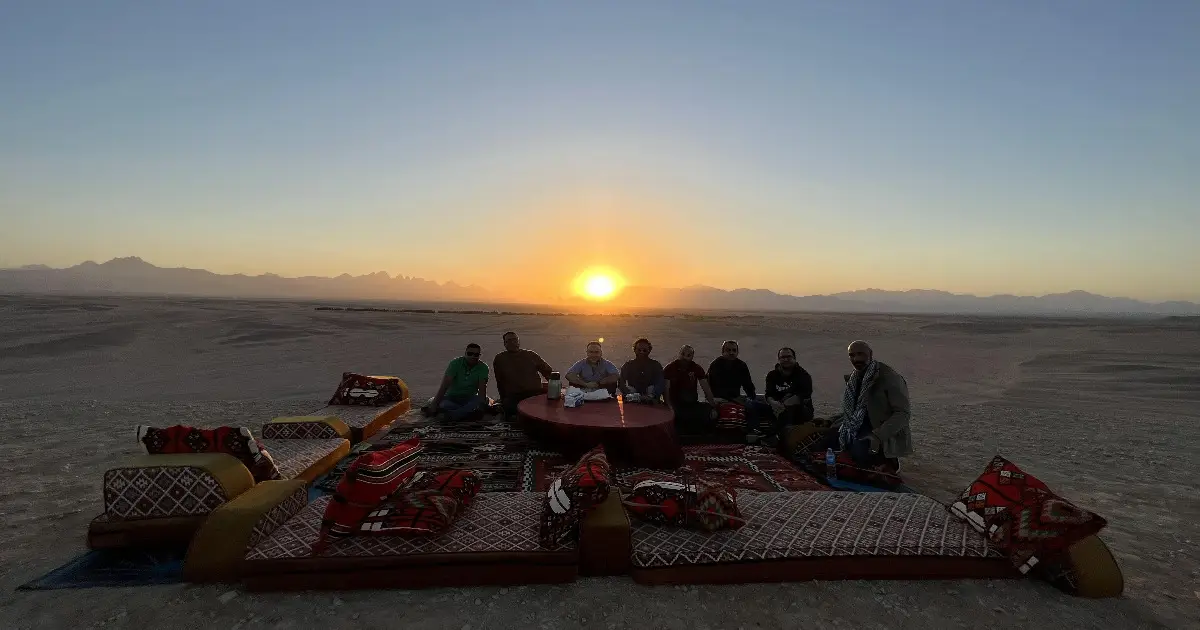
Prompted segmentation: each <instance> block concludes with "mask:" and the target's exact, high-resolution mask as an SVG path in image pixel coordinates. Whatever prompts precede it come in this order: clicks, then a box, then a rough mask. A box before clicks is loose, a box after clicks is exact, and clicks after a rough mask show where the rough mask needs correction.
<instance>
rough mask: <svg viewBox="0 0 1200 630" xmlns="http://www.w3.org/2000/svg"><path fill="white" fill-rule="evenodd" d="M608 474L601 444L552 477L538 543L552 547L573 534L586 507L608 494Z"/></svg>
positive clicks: (546, 496)
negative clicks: (540, 541)
mask: <svg viewBox="0 0 1200 630" xmlns="http://www.w3.org/2000/svg"><path fill="white" fill-rule="evenodd" d="M611 478H612V469H611V467H610V466H609V464H608V458H607V457H606V456H605V455H604V446H603V445H601V446H597V447H596V448H594V449H592V450H590V451H588V452H587V453H584V454H583V457H580V458H579V461H578V462H576V463H575V465H574V466H571V467H570V468H567V469H566V470H564V471H563V472H562V474H560V475H559V476H558V477H556V478H555V479H553V480H552V481H551V482H550V488H549V490H547V491H546V493H545V500H544V502H543V506H542V519H541V523H542V524H541V538H542V544H544V545H546V546H548V547H553V546H556V545H559V544H561V543H563V542H564V541H566V540H567V539H568V538H569V537H570V536H571V535H572V534H575V533H576V532H577V531H578V527H579V521H581V520H582V519H583V517H585V516H587V513H588V511H590V510H591V509H592V508H593V507H595V506H596V505H598V504H600V503H601V502H603V501H604V500H605V499H607V498H608V488H609V483H610V481H611Z"/></svg>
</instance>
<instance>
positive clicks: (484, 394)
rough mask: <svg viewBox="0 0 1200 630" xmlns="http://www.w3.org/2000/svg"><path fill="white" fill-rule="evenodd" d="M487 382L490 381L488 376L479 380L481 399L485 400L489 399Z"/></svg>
mask: <svg viewBox="0 0 1200 630" xmlns="http://www.w3.org/2000/svg"><path fill="white" fill-rule="evenodd" d="M487 382H488V379H487V377H486V376H485V377H483V378H481V379H479V397H480V398H483V399H485V400H486V399H487Z"/></svg>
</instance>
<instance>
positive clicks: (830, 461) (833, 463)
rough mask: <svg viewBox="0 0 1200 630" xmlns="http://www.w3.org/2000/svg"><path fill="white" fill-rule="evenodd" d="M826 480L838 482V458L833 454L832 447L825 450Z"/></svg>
mask: <svg viewBox="0 0 1200 630" xmlns="http://www.w3.org/2000/svg"><path fill="white" fill-rule="evenodd" d="M825 479H826V480H828V481H831V482H833V481H837V456H836V455H834V454H833V448H832V447H831V448H827V449H825Z"/></svg>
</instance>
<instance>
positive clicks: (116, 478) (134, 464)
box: [104, 453, 254, 520]
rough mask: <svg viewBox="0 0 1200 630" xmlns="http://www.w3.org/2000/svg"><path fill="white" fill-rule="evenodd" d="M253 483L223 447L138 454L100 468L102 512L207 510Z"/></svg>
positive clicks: (141, 515)
mask: <svg viewBox="0 0 1200 630" xmlns="http://www.w3.org/2000/svg"><path fill="white" fill-rule="evenodd" d="M253 485H254V479H253V478H252V477H251V476H250V471H249V470H247V469H246V467H245V466H244V465H243V464H242V462H240V461H238V459H236V458H235V457H233V456H231V455H227V454H224V453H189V454H175V455H142V456H140V457H136V458H134V459H132V460H130V461H129V462H128V463H126V464H125V465H124V466H122V467H120V468H113V469H110V470H107V471H105V473H104V512H105V514H107V515H108V517H109V518H110V519H122V520H134V519H147V518H164V517H178V516H198V515H202V514H208V513H209V512H211V511H213V510H215V509H216V508H217V507H219V506H221V505H222V504H224V503H225V502H226V501H229V500H230V499H232V498H234V497H236V496H238V495H240V494H241V493H243V492H245V491H246V490H249V489H250V488H251V487H252V486H253Z"/></svg>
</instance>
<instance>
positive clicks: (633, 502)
mask: <svg viewBox="0 0 1200 630" xmlns="http://www.w3.org/2000/svg"><path fill="white" fill-rule="evenodd" d="M623 503H624V505H625V507H626V508H627V509H628V510H629V511H630V512H632V513H633V514H634V516H637V517H638V518H640V519H642V520H644V521H648V522H651V523H657V524H660V525H674V526H677V527H691V528H695V529H702V530H706V531H716V530H718V529H737V528H739V527H741V526H742V525H744V524H745V520H744V519H743V518H742V514H741V512H740V511H738V508H737V495H736V494H735V493H734V492H733V490H732V489H730V488H727V487H725V486H721V485H718V484H710V483H705V482H703V481H698V482H696V483H689V484H684V483H679V482H674V481H658V480H647V481H643V482H641V483H638V484H637V485H635V486H634V487H633V490H632V493H631V494H630V496H629V497H628V498H627V499H626V500H625V501H623Z"/></svg>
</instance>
